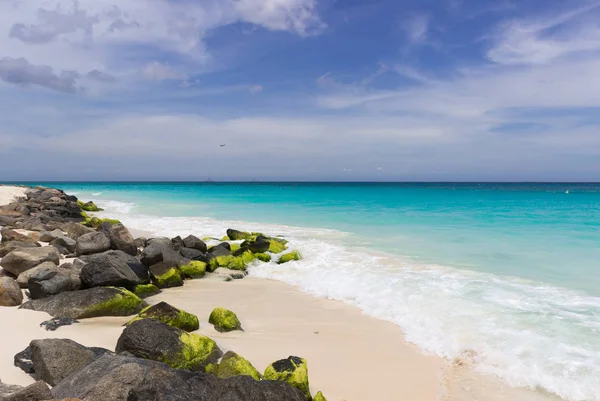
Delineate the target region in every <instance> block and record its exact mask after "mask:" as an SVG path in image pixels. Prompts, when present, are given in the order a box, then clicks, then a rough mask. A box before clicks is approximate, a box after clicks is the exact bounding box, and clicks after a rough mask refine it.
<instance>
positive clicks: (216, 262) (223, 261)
mask: <svg viewBox="0 0 600 401" xmlns="http://www.w3.org/2000/svg"><path fill="white" fill-rule="evenodd" d="M240 251H242V249H240ZM236 255H238V256H236ZM254 259H256V256H255V254H254V253H252V252H251V251H250V250H245V251H243V252H241V253H240V252H237V251H236V252H235V254H234V255H227V256H217V257H215V258H211V259H210V262H209V264H208V270H209V271H215V270H216V269H217V268H219V267H226V268H228V269H232V270H246V269H247V268H248V264H249V263H250V262H252V261H253V260H254Z"/></svg>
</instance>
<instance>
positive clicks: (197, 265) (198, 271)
mask: <svg viewBox="0 0 600 401" xmlns="http://www.w3.org/2000/svg"><path fill="white" fill-rule="evenodd" d="M179 270H180V271H181V274H183V277H185V278H192V279H194V278H202V277H204V275H205V274H206V263H204V262H201V261H199V260H196V261H192V262H190V263H188V264H187V265H183V266H181V267H180V268H179Z"/></svg>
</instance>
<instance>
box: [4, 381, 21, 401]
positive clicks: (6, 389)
mask: <svg viewBox="0 0 600 401" xmlns="http://www.w3.org/2000/svg"><path fill="white" fill-rule="evenodd" d="M21 390H23V387H22V386H13V385H11V384H5V383H2V381H0V400H4V397H8V396H9V395H11V394H13V393H16V392H17V391H21Z"/></svg>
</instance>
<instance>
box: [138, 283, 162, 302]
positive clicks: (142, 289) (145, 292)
mask: <svg viewBox="0 0 600 401" xmlns="http://www.w3.org/2000/svg"><path fill="white" fill-rule="evenodd" d="M133 293H134V294H135V295H137V296H138V297H140V298H142V299H143V298H148V297H151V296H152V295H156V294H159V293H160V288H158V287H157V286H155V285H154V284H139V285H136V286H135V287H133Z"/></svg>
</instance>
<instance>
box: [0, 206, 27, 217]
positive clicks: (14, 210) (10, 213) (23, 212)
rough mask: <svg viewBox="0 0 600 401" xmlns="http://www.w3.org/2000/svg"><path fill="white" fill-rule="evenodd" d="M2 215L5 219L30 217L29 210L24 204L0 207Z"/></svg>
mask: <svg viewBox="0 0 600 401" xmlns="http://www.w3.org/2000/svg"><path fill="white" fill-rule="evenodd" d="M0 215H1V216H5V217H13V218H18V217H23V216H27V215H29V209H28V208H27V206H25V205H24V204H22V203H11V204H9V205H3V206H0Z"/></svg>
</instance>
